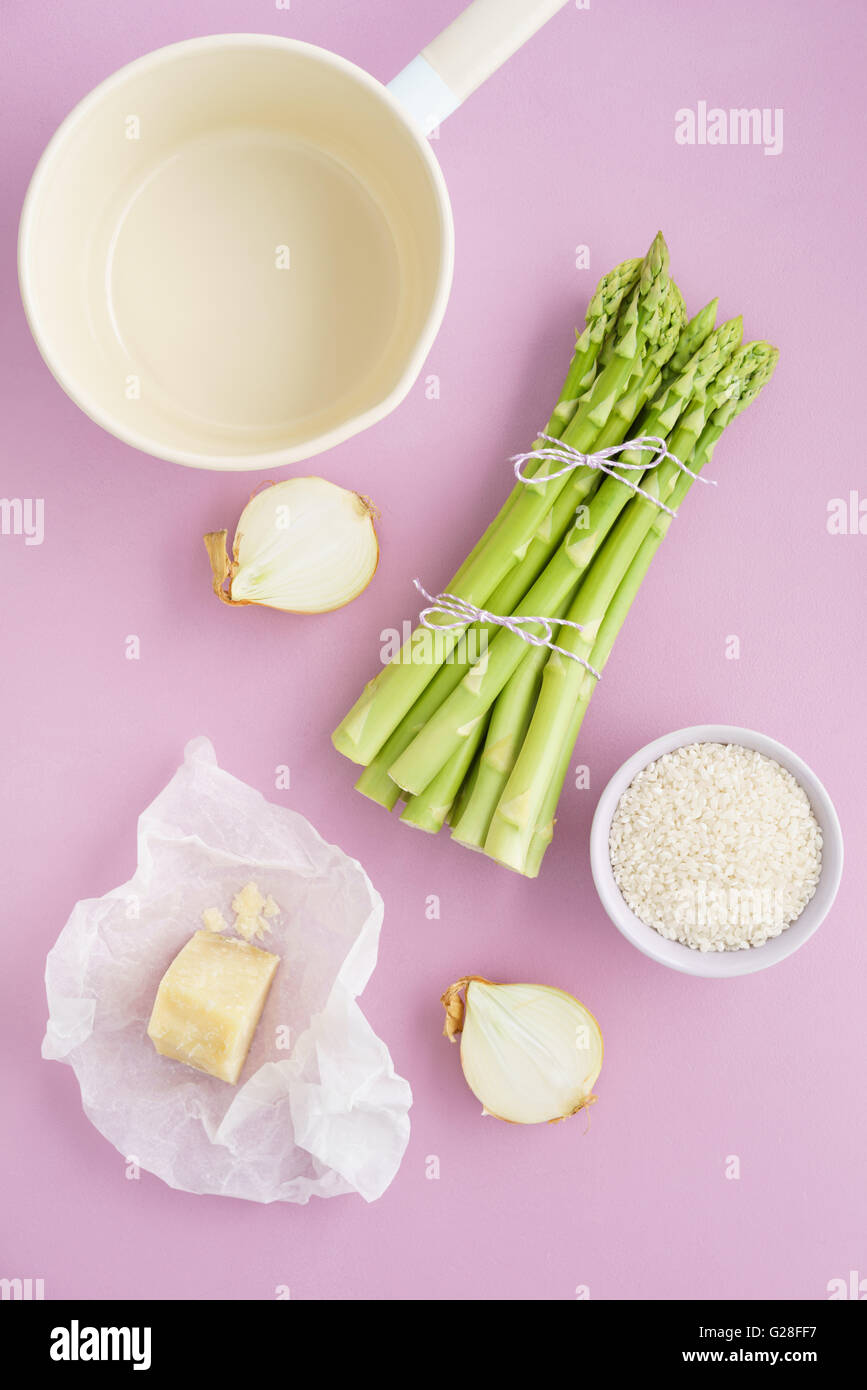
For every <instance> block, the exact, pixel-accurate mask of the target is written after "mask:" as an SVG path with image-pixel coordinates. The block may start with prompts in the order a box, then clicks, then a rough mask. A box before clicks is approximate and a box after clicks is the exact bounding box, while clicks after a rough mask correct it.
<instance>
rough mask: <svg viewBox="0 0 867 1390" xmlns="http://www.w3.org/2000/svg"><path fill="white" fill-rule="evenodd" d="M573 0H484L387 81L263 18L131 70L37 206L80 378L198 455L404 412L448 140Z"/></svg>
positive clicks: (436, 268)
mask: <svg viewBox="0 0 867 1390" xmlns="http://www.w3.org/2000/svg"><path fill="white" fill-rule="evenodd" d="M564 3H565V0H475V3H474V4H471V5H470V6H469V7H468V8H467V9H466V10H465V11H464V12H463V13H462V14H461V15H459V17H458V18H457V19H456V20H455V22H454V23H453V24H452V25H451V26H450V27H449V28H448V29H446V30H445V31H444V32H443V33H442V34H440V36H439V37H438V38H436V39H435V40H434V41H433V43H431V44H430V45H429V46H428V47H427V48H426V49H425V50H424V52H423V53H421V54H420V55H419V56H418V57H417V58H415V59H414V60H413V62H411V63H410V64H409V66H408V67H407V68H405V69H404V71H403V72H401V73H400V74H399V75H398V76H397V77H396V78H395V79H394V81H393V82H392V83H391V84H390V86H388V87H385V86H383V85H382V84H381V83H379V82H377V81H376V79H375V78H373V77H370V76H369V75H368V74H367V73H366V72H363V71H362V70H361V69H360V68H357V67H355V66H354V65H353V64H352V63H349V62H347V61H346V60H345V59H343V58H339V57H337V56H336V55H335V54H333V53H329V52H327V51H326V50H324V49H321V48H315V47H313V46H311V45H310V44H306V43H298V42H295V41H294V40H291V39H284V38H279V37H272V36H268V35H264V34H220V35H215V36H214V37H211V38H203V39H193V40H191V41H189V42H186V43H179V44H174V45H172V46H170V47H168V48H162V49H159V50H158V51H157V52H155V53H151V54H148V55H147V56H146V57H144V58H140V59H139V60H138V61H137V62H134V63H131V64H130V65H129V66H128V67H125V68H122V69H121V70H120V71H119V72H117V73H115V74H114V76H113V77H109V78H108V79H107V81H105V82H103V83H102V84H101V85H100V86H99V87H97V88H96V89H95V90H94V91H93V92H91V93H90V95H89V96H87V97H85V98H84V100H83V101H82V102H81V103H80V105H78V106H77V107H76V108H75V110H74V111H73V112H72V113H71V115H69V116H68V117H67V119H66V120H65V121H64V122H63V124H62V125H61V127H60V129H59V130H58V131H57V133H56V134H55V136H54V138H53V139H52V140H51V143H50V144H49V145H48V148H47V149H46V151H45V153H44V155H43V156H42V159H41V161H40V163H39V165H38V167H37V169H36V172H35V174H34V176H33V179H32V182H31V185H30V188H29V191H28V193H27V198H26V201H25V204H24V211H23V213H22V217H21V230H20V238H19V275H20V282H21V294H22V299H23V302H24V308H25V311H26V313H27V318H28V321H29V323H30V327H31V330H32V332H33V335H34V337H35V339H36V342H37V344H38V346H39V349H40V351H41V353H42V355H43V357H44V358H45V361H46V362H47V364H48V366H49V367H50V368H51V371H52V372H53V373H54V375H55V377H56V378H57V380H58V381H59V383H60V385H61V386H62V387H63V388H64V390H65V391H66V392H67V393H68V394H69V395H70V396H71V397H72V399H73V400H74V401H75V402H76V403H77V404H78V405H79V406H80V407H81V409H82V410H84V411H86V413H87V414H88V415H89V416H90V417H91V418H92V419H93V420H95V421H96V422H97V423H98V424H100V425H102V426H103V427H104V428H105V429H107V430H109V431H110V432H111V433H112V434H114V435H117V437H118V438H120V439H122V440H124V441H126V443H128V444H131V445H133V446H135V447H136V448H138V449H142V450H144V451H145V452H147V453H149V454H154V455H156V456H157V457H159V458H164V459H170V460H173V461H175V462H177V463H184V464H189V465H191V466H193V467H199V468H221V469H242V468H270V467H274V466H279V465H281V464H287V463H292V462H295V461H297V460H299V459H305V458H309V457H310V456H311V455H313V454H317V453H319V452H321V451H322V450H323V449H327V448H329V447H330V446H332V445H334V444H337V443H339V442H340V441H341V440H343V439H346V438H348V437H349V436H350V435H352V434H355V433H357V431H359V430H361V429H364V428H365V427H366V426H368V425H371V424H373V423H374V422H375V421H376V420H379V419H381V418H382V417H383V416H384V415H386V414H387V413H388V412H389V411H390V410H392V409H394V407H395V406H396V405H397V404H398V403H399V402H400V401H401V400H402V399H403V397H404V396H405V395H406V393H407V391H408V390H409V388H410V387H411V385H412V384H413V382H414V381H415V379H416V377H417V376H418V373H419V371H420V370H421V366H422V363H423V362H424V359H425V357H426V355H427V353H428V351H429V349H430V347H431V344H432V342H433V340H434V337H435V336H436V333H437V330H438V328H439V326H440V323H441V321H442V317H443V314H444V312H445V306H446V300H447V298H448V292H449V287H450V284H451V278H452V264H453V228H452V217H451V209H450V206H449V200H448V195H447V192H446V188H445V183H444V181H443V177H442V174H441V172H440V168H439V165H438V164H437V162H436V160H435V158H434V156H433V154H432V152H431V149H430V145H429V143H428V140H427V139H426V135H427V133H428V132H429V131H430V130H431V129H432V128H433V127H434V126H436V125H438V124H439V123H440V121H442V120H444V119H445V117H446V116H448V115H450V114H451V112H452V111H454V110H455V109H456V107H457V106H459V105H460V103H461V102H462V101H463V100H464V99H465V97H467V96H469V94H470V93H471V92H472V91H474V90H475V88H476V87H477V86H479V84H480V83H481V82H482V81H484V79H485V78H486V77H488V76H489V75H490V73H492V72H493V71H494V70H495V69H496V68H497V67H499V66H500V64H502V63H503V62H505V60H506V59H507V58H508V57H510V55H511V54H512V53H514V52H515V50H516V49H517V48H518V47H520V45H521V44H522V43H523V42H524V41H525V40H526V39H528V38H529V37H530V36H531V35H532V34H533V33H535V32H536V30H537V29H538V28H540V27H541V25H542V24H543V23H544V22H545V21H546V20H548V19H549V18H550V17H551V16H552V15H553V14H554V13H555V12H556V11H557V10H559V9H560V8H561V7H562V5H563V4H564ZM395 8H396V10H397V9H398V8H399V6H398V0H395Z"/></svg>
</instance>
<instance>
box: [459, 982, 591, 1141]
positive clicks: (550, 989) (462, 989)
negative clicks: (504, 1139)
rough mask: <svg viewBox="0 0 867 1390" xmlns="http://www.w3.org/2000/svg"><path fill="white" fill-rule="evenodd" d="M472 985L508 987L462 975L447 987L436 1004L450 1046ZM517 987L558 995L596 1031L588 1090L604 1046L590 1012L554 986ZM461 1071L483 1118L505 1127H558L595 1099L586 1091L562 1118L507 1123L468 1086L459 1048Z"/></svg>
mask: <svg viewBox="0 0 867 1390" xmlns="http://www.w3.org/2000/svg"><path fill="white" fill-rule="evenodd" d="M474 982H476V983H478V984H482V985H487V986H488V987H489V988H491V989H498V988H503V987H505V988H508V986H503V985H502V983H499V984H498V983H497V982H496V981H493V980H488V979H486V978H485V976H484V975H465V976H463V977H462V978H461V979H460V980H457V981H456V982H455V984H453V985H450V987H449V988H448V989H447V990H446V992H445V994H444V995H443V996H442V998H441V1001H440V1002H441V1003H442V1005H443V1007H444V1008H445V1011H446V1018H445V1025H444V1027H443V1034H444V1036H445V1037H447V1038H448V1039H449V1041H450V1042H453V1043H454V1042H458V1040H459V1035H461V1034H462V1033H463V1029H464V1022H465V1018H466V1013H467V1008H468V1007H469V1006H468V1003H467V999H466V996H467V991H468V988H469V986H470V985H471V984H473V983H474ZM518 987H519V988H523V989H529V990H534V989H536V990H539V991H540V992H542V993H548V994H557V995H561V996H562V997H563V998H564V999H567V1000H569V1001H570V1003H571V1004H575V1005H577V1006H578V1008H579V1009H580V1010H581V1012H582V1014H584V1015H586V1017H587V1019H588V1020H589V1021H590V1022H591V1023H592V1024H593V1026H594V1028H595V1030H596V1033H597V1035H598V1039H599V1066H598V1068H597V1069H596V1071H595V1073H594V1074H593V1079H592V1080H591V1081H590V1083H589V1084H590V1086H591V1087H592V1085H593V1084H594V1082H595V1081H596V1079H597V1078H598V1076H599V1073H600V1071H601V1070H602V1062H603V1056H604V1043H603V1039H602V1030H601V1029H600V1027H599V1023H598V1021H597V1019H596V1017H595V1016H594V1015H593V1014H592V1013H591V1012H590V1010H589V1009H588V1008H587V1006H586V1005H585V1004H582V1002H581V1000H580V999H578V998H577V997H576V996H575V995H574V994H569V993H568V992H567V991H566V990H561V989H557V988H556V987H555V986H552V985H538V984H535V985H534V984H525V983H522V984H521V985H520V986H518ZM461 1069H462V1070H463V1073H464V1080H465V1081H466V1083H467V1086H468V1087H469V1089H470V1090H471V1091H472V1093H473V1095H474V1096H475V1097H476V1099H477V1100H478V1101H480V1102H481V1104H482V1107H483V1112H482V1113H483V1114H485V1115H490V1116H491V1117H492V1118H493V1119H496V1120H503V1121H504V1122H505V1123H506V1124H511V1125H519V1126H522V1125H525V1124H539V1123H547V1124H551V1125H555V1124H560V1123H561V1122H562V1121H563V1120H567V1119H569V1118H570V1117H571V1116H572V1115H577V1114H578V1112H579V1110H584V1109H586V1108H587V1107H588V1106H590V1105H594V1104H595V1102H596V1099H597V1097H596V1096H595V1095H594V1094H593V1092H592V1090H588V1092H587V1094H586V1095H585V1096H583V1097H582V1099H581V1100H580V1101H579V1102H578V1104H577V1105H575V1106H573V1107H572V1109H570V1110H568V1111H567V1112H565V1113H564V1114H562V1115H553V1116H551V1117H550V1118H548V1119H547V1120H545V1119H542V1118H541V1117H540V1119H538V1120H536V1119H531V1120H516V1119H511V1118H510V1117H508V1116H506V1115H499V1114H497V1113H496V1111H493V1110H490V1109H489V1108H488V1105H487V1102H486V1101H485V1099H484V1097H483V1096H481V1095H479V1092H478V1090H477V1089H476V1087H475V1086H474V1085H473V1084H472V1082H471V1081H470V1078H469V1076H468V1075H467V1068H466V1065H465V1059H464V1054H463V1047H462V1048H461Z"/></svg>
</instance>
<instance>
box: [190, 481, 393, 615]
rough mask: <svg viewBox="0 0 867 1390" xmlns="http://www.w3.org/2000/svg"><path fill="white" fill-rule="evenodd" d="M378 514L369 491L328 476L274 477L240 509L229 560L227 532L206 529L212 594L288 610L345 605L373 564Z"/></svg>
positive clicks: (318, 610)
mask: <svg viewBox="0 0 867 1390" xmlns="http://www.w3.org/2000/svg"><path fill="white" fill-rule="evenodd" d="M375 515H376V513H375V509H374V507H373V505H372V504H371V502H370V501H369V500H368V499H367V498H366V497H362V496H360V494H359V493H357V492H349V491H348V490H347V489H346V488H342V487H338V486H337V484H336V483H329V482H327V481H326V480H325V479H324V478H289V479H287V480H286V482H283V483H273V484H270V485H269V486H267V487H266V488H265V489H264V491H262V492H257V493H255V494H254V495H253V497H251V499H250V501H249V502H248V503H247V505H246V507H245V508H244V510H243V512H242V513H241V517H240V520H239V521H238V525H237V527H236V529H235V539H234V543H233V545H232V558H231V559H230V558H229V555H228V553H227V550H226V541H227V537H228V532H227V531H210V532H209V533H208V534H207V535H206V536H205V546H206V548H207V551H208V556H209V558H210V561H211V569H212V571H213V576H214V578H213V584H214V593H215V594H216V595H217V597H218V598H219V599H221V600H222V602H223V603H230V604H246V603H258V604H264V605H265V607H267V608H281V609H283V610H284V611H285V612H288V613H327V612H330V611H331V610H332V609H334V608H343V607H344V605H345V604H347V603H351V602H352V600H353V599H354V598H357V597H358V595H359V594H360V593H363V591H364V590H365V589H366V588H367V586H368V584H369V583H370V581H371V579H372V578H373V576H374V573H375V571H376V566H377V564H378V562H379V543H378V541H377V538H376V528H375V526H374V517H375ZM227 581H228V582H227Z"/></svg>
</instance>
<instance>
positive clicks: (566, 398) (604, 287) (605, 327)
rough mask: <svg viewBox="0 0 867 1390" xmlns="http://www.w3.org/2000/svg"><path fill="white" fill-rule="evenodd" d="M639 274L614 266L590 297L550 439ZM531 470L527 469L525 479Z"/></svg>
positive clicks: (517, 492)
mask: <svg viewBox="0 0 867 1390" xmlns="http://www.w3.org/2000/svg"><path fill="white" fill-rule="evenodd" d="M640 273H641V257H640V256H639V257H638V258H637V259H633V260H629V261H623V262H621V264H620V265H616V266H615V267H614V269H613V270H609V271H608V273H607V274H606V275H603V277H602V279H601V280H600V281H599V284H598V285H597V286H596V289H595V291H594V294H593V298H592V299H591V300H590V303H589V304H588V306H587V313H586V315H585V319H584V324H585V326H584V330H583V332H581V333H576V335H575V349H574V352H573V353H572V360H571V362H570V363H569V370H568V372H567V373H566V380H565V381H564V383H563V387H562V390H561V391H560V395H559V396H558V398H557V403H556V405H555V406H554V409H553V411H552V412H551V415H550V417H549V419H548V423H547V424H546V426H545V428H544V430H543V434H546V435H550V436H551V437H552V438H555V439H559V438H560V436H561V435H562V433H563V431H564V430H565V428H566V426H567V425H568V424H569V422H570V420H571V419H572V417H573V415H574V414H575V411H576V409H577V406H578V401H579V399H580V398H581V396H582V395H583V394H584V392H585V391H586V390H587V389H588V388H589V387H590V385H591V384H592V381H593V377H594V374H595V372H596V362H597V359H598V357H599V353H600V350H601V348H602V345H603V342H604V341H605V337H606V334H608V332H609V330H610V328H611V327H612V326H613V324H614V322H615V320H616V318H617V314H618V312H619V310H620V306H621V304H622V303H623V300H624V299H625V298H626V296H627V295H629V294H631V293H632V291H633V290H634V289H635V287H636V285H637V284H638V277H639V274H640ZM545 442H546V441H545V440H543V439H541V438H540V439H537V440H536V442H535V443H534V445H533V448H534V449H538V448H541V447H542V445H543V444H544V443H545ZM531 472H532V468H531V467H529V466H528V469H527V473H528V476H529V475H530V473H531ZM522 491H523V488H522V486H521V485H520V484H518V485H516V486H515V487H514V488H513V489H512V491H511V493H510V494H509V497H508V498H507V500H506V502H505V503H504V504H503V506H502V508H501V509H500V511H499V512H498V514H497V516H496V517H495V518H494V520H493V521H492V522H491V524H490V526H489V527H488V529H487V530H486V531H485V532H484V534H483V535H482V537H481V539H480V540H479V541H477V542H476V545H475V546H474V547H473V549H472V550H471V551H470V554H469V555H468V556H467V558H466V560H465V561H464V563H463V564H462V565H461V567H460V569H459V570H458V572H457V574H456V575H455V576H454V578H453V579H452V580H451V583H450V585H449V591H450V592H454V590H453V588H452V585H454V584H459V583H460V582H461V581H462V579H463V576H464V573H465V571H466V569H467V567H468V566H469V565H470V564H471V563H472V562H473V561H474V560H475V558H476V556H477V555H478V554H479V552H480V551H481V550H482V549H483V547H484V546H485V545H487V543H488V542H489V540H490V539H491V537H492V536H493V534H494V532H495V531H496V529H497V527H498V526H499V525H500V523H501V522H502V521H503V519H504V517H505V516H506V515H507V513H508V512H509V511H510V510H511V508H512V506H513V505H514V503H515V501H516V500H517V499H518V498H519V497H520V496H521V493H522Z"/></svg>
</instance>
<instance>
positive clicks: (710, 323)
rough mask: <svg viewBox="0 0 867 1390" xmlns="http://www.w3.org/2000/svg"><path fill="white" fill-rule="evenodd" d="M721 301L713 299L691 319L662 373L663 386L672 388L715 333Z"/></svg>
mask: <svg viewBox="0 0 867 1390" xmlns="http://www.w3.org/2000/svg"><path fill="white" fill-rule="evenodd" d="M718 306H719V299H712V300H711V301H710V303H709V304H705V306H704V308H703V309H699V311H698V313H697V314H696V315H695V316H694V317H693V318H691V319H690V321H689V323H688V324H687V325H686V327H685V328H684V330H683V332H682V333H681V335H680V340H679V342H678V344H677V347H676V348H675V350H674V352H673V353H672V355H671V357H670V358H669V360H668V362H667V363H666V364H665V367H664V368H663V371H662V386H663V387H665V386H670V385H671V383H672V381H674V379H675V377H678V376H680V374H681V372H682V371H684V370H685V368H686V365H687V363H688V362H689V360H690V358H691V357H694V356H695V354H696V353H697V352H698V350H699V348H700V347H703V346H704V344H705V343H706V342H707V340H708V338H709V337H710V335H711V333H712V332H713V328H714V324H715V323H716V311H717V308H718Z"/></svg>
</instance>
